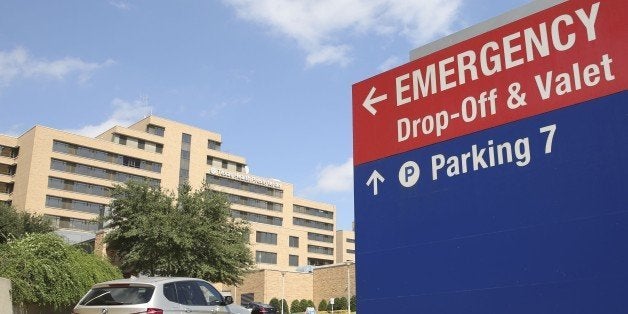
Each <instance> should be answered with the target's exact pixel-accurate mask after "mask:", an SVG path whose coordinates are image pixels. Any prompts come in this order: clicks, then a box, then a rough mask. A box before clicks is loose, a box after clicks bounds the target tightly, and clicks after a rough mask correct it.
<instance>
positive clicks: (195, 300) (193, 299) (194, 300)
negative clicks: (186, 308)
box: [175, 281, 208, 306]
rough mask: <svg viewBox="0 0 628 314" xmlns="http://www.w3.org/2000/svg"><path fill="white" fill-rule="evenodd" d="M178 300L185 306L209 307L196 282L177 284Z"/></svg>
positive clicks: (180, 282)
mask: <svg viewBox="0 0 628 314" xmlns="http://www.w3.org/2000/svg"><path fill="white" fill-rule="evenodd" d="M175 287H176V291H177V299H178V300H179V303H181V304H184V305H201V306H203V305H208V302H207V301H206V299H205V296H204V295H203V292H202V291H201V289H200V288H199V286H198V285H197V284H196V282H194V281H179V282H177V283H175Z"/></svg>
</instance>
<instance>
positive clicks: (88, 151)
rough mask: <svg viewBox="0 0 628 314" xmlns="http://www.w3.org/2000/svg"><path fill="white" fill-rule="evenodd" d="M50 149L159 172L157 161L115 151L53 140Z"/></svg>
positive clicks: (159, 165)
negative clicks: (119, 153) (110, 151)
mask: <svg viewBox="0 0 628 314" xmlns="http://www.w3.org/2000/svg"><path fill="white" fill-rule="evenodd" d="M52 150H53V151H55V152H57V153H64V154H69V155H74V156H80V157H85V158H90V159H95V160H99V161H104V162H108V163H114V164H119V165H124V166H127V167H133V168H141V169H144V170H149V171H153V172H157V173H159V172H161V164H160V163H158V162H152V161H148V160H142V159H137V158H134V157H130V156H124V155H118V154H115V153H109V152H106V151H102V150H98V149H94V148H89V147H84V146H79V145H74V144H70V143H64V142H59V141H54V142H53V144H52Z"/></svg>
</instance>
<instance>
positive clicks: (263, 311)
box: [259, 308, 268, 313]
mask: <svg viewBox="0 0 628 314" xmlns="http://www.w3.org/2000/svg"><path fill="white" fill-rule="evenodd" d="M259 312H260V313H268V312H266V309H265V308H260V309H259Z"/></svg>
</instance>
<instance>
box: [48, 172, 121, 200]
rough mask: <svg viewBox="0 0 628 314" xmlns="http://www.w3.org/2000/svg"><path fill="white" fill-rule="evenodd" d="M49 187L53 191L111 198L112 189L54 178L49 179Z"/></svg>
mask: <svg viewBox="0 0 628 314" xmlns="http://www.w3.org/2000/svg"><path fill="white" fill-rule="evenodd" d="M48 187H49V188H51V189H58V190H65V191H72V192H77V193H84V194H90V195H96V196H104V197H111V192H112V189H111V188H110V187H106V186H101V185H96V184H89V183H84V182H78V181H72V180H65V179H59V178H54V177H49V178H48Z"/></svg>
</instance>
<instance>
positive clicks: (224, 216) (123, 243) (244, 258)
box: [104, 181, 254, 284]
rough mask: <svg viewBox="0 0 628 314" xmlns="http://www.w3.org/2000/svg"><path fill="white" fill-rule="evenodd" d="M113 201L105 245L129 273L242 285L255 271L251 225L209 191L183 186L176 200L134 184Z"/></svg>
mask: <svg viewBox="0 0 628 314" xmlns="http://www.w3.org/2000/svg"><path fill="white" fill-rule="evenodd" d="M112 196H113V198H114V200H113V201H112V202H111V204H110V207H111V213H110V214H109V215H107V216H106V217H105V218H104V219H105V220H108V222H109V223H110V225H109V226H110V227H111V231H110V232H109V233H108V234H107V236H106V237H105V240H104V241H105V243H106V244H107V245H108V249H111V250H113V251H114V252H116V254H117V257H118V258H119V260H120V263H121V266H122V269H124V270H126V271H127V272H131V273H141V274H148V275H151V276H154V275H160V276H189V277H198V278H205V279H208V280H209V281H212V282H222V283H225V284H237V283H240V282H241V281H242V277H243V275H244V272H245V271H247V270H248V269H250V268H251V267H252V266H253V265H254V264H253V260H252V254H251V251H250V249H249V246H248V244H249V243H248V242H249V228H248V224H247V223H246V222H243V221H236V220H234V219H233V218H232V217H231V215H230V209H229V202H228V201H227V199H226V197H225V196H224V195H222V194H219V193H217V192H214V191H212V190H210V189H209V188H208V187H207V186H205V187H204V188H201V189H199V190H194V191H193V190H192V189H191V187H190V186H189V185H187V184H186V185H182V186H181V187H179V191H178V195H177V196H174V195H173V194H172V193H170V194H167V193H165V192H164V191H162V190H161V189H160V188H158V187H153V186H150V185H148V184H147V183H142V182H132V181H131V182H129V183H127V184H126V185H125V186H116V188H115V189H114V191H113V195H112Z"/></svg>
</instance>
